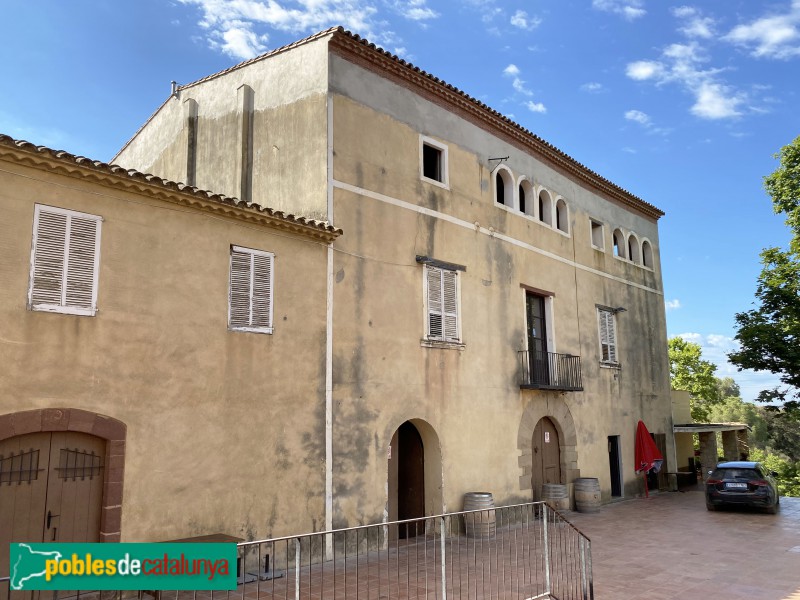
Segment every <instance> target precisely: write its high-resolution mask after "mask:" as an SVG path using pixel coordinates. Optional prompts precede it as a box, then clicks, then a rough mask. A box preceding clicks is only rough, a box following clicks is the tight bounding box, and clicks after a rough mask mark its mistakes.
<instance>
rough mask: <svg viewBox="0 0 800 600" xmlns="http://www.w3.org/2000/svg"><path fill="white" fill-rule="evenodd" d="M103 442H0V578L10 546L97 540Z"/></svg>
mask: <svg viewBox="0 0 800 600" xmlns="http://www.w3.org/2000/svg"><path fill="white" fill-rule="evenodd" d="M104 457H105V442H104V441H103V440H101V439H100V438H96V437H94V436H91V435H87V434H85V433H75V432H67V431H57V432H52V433H30V434H26V435H21V436H16V437H13V438H9V439H7V440H3V441H2V442H0V507H2V510H0V576H7V575H8V552H9V547H8V545H9V543H11V542H98V541H100V507H101V504H102V500H103V479H104V477H103V472H104V466H103V461H104Z"/></svg>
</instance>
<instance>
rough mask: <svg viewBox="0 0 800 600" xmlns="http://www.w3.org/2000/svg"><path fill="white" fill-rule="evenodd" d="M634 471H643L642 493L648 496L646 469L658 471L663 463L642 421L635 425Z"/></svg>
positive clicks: (662, 458)
mask: <svg viewBox="0 0 800 600" xmlns="http://www.w3.org/2000/svg"><path fill="white" fill-rule="evenodd" d="M635 455H636V469H635V470H636V472H637V473H644V495H645V498H649V497H650V494H649V493H648V490H647V473H648V471H650V470H651V469H652V470H655V472H656V473H658V472H659V471H660V470H661V465H662V464H663V463H664V457H663V456H661V452H659V450H658V446H656V443H655V442H654V441H653V438H652V437H651V436H650V432H649V431H647V427H645V424H644V423H643V422H642V421H639V424H638V425H637V426H636V447H635Z"/></svg>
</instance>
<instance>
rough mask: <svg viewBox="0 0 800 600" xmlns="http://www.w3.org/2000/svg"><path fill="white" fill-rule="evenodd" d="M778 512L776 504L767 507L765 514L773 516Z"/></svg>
mask: <svg viewBox="0 0 800 600" xmlns="http://www.w3.org/2000/svg"><path fill="white" fill-rule="evenodd" d="M777 512H778V503H777V502H776V503H775V504H773V505H772V506H768V507H767V514H770V515H774V514H776V513H777Z"/></svg>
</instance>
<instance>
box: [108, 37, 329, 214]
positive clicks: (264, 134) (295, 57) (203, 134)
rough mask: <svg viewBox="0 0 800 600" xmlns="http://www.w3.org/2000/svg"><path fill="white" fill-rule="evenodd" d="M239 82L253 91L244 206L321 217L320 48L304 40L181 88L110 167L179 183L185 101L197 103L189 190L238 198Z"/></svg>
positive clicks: (323, 76)
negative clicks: (248, 184)
mask: <svg viewBox="0 0 800 600" xmlns="http://www.w3.org/2000/svg"><path fill="white" fill-rule="evenodd" d="M243 85H246V86H249V88H250V89H252V92H253V115H252V118H253V127H252V142H253V153H252V155H253V156H252V198H251V199H252V201H254V202H256V203H259V204H263V205H266V206H269V207H271V208H274V209H277V210H284V211H286V212H290V213H293V214H299V215H303V216H307V217H310V218H315V219H320V220H325V218H326V214H327V198H326V195H325V185H326V175H327V171H326V163H325V150H326V140H327V127H326V123H327V114H326V110H325V105H326V102H327V96H326V93H327V45H326V41H325V39H322V40H317V41H314V42H309V43H307V44H304V45H302V46H299V47H297V48H295V49H293V50H292V51H291V52H283V53H277V54H273V55H270V56H267V57H264V58H261V59H257V60H255V61H252V62H250V63H249V64H247V66H246V67H243V68H235V69H231V70H229V71H226V72H224V73H222V74H219V75H216V76H214V77H211V78H208V79H207V80H204V81H202V83H199V84H195V85H188V86H186V87H184V88H182V89H180V90H179V92H178V93H177V95H175V96H174V97H170V98H169V99H168V100H167V101H166V102H165V104H164V105H163V106H162V107H161V108H160V109H159V110H158V111H157V112H156V113H155V114H154V115H153V116H152V117H151V119H150V121H149V122H148V123H147V124H146V126H145V127H144V128H143V129H142V130H141V131H140V132H139V133H138V134H137V135H136V136H135V137H134V138H133V139H132V140H131V141H130V142H129V143H128V144H127V145H126V147H125V148H123V149H122V150H121V151H120V152H119V154H118V155H117V156H116V157H115V159H114V162H116V163H118V164H120V165H122V166H124V167H126V168H134V169H137V170H139V171H142V172H145V173H155V174H157V175H159V176H160V177H165V178H167V179H171V180H173V181H180V182H186V181H187V167H186V164H187V137H186V131H185V128H186V127H187V124H186V110H187V109H186V106H187V105H186V103H187V102H195V103H196V106H197V141H196V148H197V151H196V152H197V153H196V159H195V161H196V162H195V172H196V178H195V181H194V185H195V186H196V187H199V188H201V189H208V190H213V191H215V192H217V193H222V194H225V195H228V196H232V197H236V198H239V197H241V193H240V192H241V186H240V183H239V177H238V176H237V168H236V161H237V156H238V155H240V154H241V136H240V131H239V130H240V129H241V126H240V117H241V113H242V103H241V96H240V94H239V92H238V90H239V88H240V87H241V86H243Z"/></svg>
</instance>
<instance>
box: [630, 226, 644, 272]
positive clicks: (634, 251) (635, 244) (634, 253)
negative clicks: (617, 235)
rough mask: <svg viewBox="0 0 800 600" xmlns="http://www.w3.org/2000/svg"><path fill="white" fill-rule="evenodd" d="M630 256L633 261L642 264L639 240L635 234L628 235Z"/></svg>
mask: <svg viewBox="0 0 800 600" xmlns="http://www.w3.org/2000/svg"><path fill="white" fill-rule="evenodd" d="M628 258H629V259H630V261H631V262H632V263H635V264H637V265H638V264H641V262H642V257H641V254H640V250H639V240H638V239H637V238H636V236H635V235H634V234H630V235H629V236H628Z"/></svg>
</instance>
